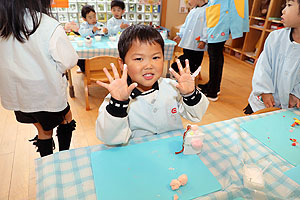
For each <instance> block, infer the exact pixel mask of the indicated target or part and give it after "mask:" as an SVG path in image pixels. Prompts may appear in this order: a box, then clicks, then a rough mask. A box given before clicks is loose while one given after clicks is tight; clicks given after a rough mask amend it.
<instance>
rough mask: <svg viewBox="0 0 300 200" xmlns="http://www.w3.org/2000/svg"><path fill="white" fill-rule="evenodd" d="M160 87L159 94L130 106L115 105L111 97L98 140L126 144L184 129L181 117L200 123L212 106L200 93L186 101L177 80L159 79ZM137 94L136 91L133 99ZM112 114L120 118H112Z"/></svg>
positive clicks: (143, 96) (103, 111) (132, 101)
mask: <svg viewBox="0 0 300 200" xmlns="http://www.w3.org/2000/svg"><path fill="white" fill-rule="evenodd" d="M157 83H158V89H157V90H154V91H153V92H151V93H148V92H146V94H144V93H143V94H141V95H138V96H136V97H133V98H132V99H130V101H129V102H127V104H123V103H122V102H114V101H113V99H112V98H111V96H110V95H108V96H107V97H106V98H105V99H104V101H103V103H102V105H101V106H100V108H99V114H98V118H97V121H96V135H97V137H98V138H99V139H100V140H101V141H103V142H104V143H105V144H123V143H127V142H128V141H129V139H130V138H133V137H141V136H145V135H153V134H160V133H163V132H167V131H172V130H176V129H182V128H183V126H182V121H181V117H184V118H185V119H188V120H190V121H193V122H199V121H200V120H201V118H202V117H203V115H204V113H205V112H206V110H207V107H208V104H209V102H208V100H207V98H206V97H205V96H204V95H202V93H201V92H200V91H198V90H195V92H194V93H193V94H192V95H191V96H190V97H183V96H182V95H181V94H180V93H179V91H178V90H177V88H176V87H175V86H174V84H175V83H176V82H175V81H174V80H171V79H166V78H160V79H159V80H158V82H157ZM135 90H137V89H135ZM137 93H138V91H133V93H132V95H133V96H134V95H136V94H137ZM112 110H116V111H117V112H116V111H115V113H116V114H117V115H118V116H116V115H115V114H114V115H115V116H114V115H112V114H111V113H112V112H113V111H112ZM122 113H123V114H122Z"/></svg>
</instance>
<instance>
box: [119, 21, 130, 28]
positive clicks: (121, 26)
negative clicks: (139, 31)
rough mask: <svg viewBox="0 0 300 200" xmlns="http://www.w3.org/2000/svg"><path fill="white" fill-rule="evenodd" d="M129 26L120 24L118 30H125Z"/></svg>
mask: <svg viewBox="0 0 300 200" xmlns="http://www.w3.org/2000/svg"><path fill="white" fill-rule="evenodd" d="M128 26H129V24H124V23H123V22H122V24H121V25H120V28H121V29H125V28H127V27H128Z"/></svg>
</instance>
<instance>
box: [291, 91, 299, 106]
mask: <svg viewBox="0 0 300 200" xmlns="http://www.w3.org/2000/svg"><path fill="white" fill-rule="evenodd" d="M293 107H297V108H299V107H300V99H298V98H297V97H296V96H295V95H293V94H290V99H289V108H293Z"/></svg>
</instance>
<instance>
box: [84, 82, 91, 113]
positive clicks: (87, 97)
mask: <svg viewBox="0 0 300 200" xmlns="http://www.w3.org/2000/svg"><path fill="white" fill-rule="evenodd" d="M84 94H85V110H87V111H88V110H90V104H89V88H88V85H87V80H86V79H84Z"/></svg>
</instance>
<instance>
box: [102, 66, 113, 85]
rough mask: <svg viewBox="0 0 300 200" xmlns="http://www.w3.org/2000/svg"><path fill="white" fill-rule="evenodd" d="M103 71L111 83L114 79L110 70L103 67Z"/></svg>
mask: <svg viewBox="0 0 300 200" xmlns="http://www.w3.org/2000/svg"><path fill="white" fill-rule="evenodd" d="M103 71H104V73H105V75H106V77H107V79H108V81H109V82H110V83H111V82H112V81H113V80H114V79H113V77H112V76H111V75H110V73H109V72H108V70H107V69H106V67H104V68H103Z"/></svg>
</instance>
